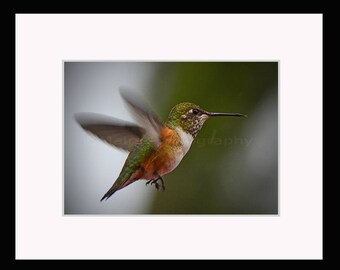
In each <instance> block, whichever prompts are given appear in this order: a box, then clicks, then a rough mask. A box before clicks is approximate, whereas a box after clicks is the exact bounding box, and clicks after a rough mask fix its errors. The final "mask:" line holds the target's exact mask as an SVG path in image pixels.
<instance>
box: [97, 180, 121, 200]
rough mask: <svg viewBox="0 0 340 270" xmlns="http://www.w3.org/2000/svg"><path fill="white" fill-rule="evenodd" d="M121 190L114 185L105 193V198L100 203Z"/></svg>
mask: <svg viewBox="0 0 340 270" xmlns="http://www.w3.org/2000/svg"><path fill="white" fill-rule="evenodd" d="M119 189H121V187H120V186H118V185H115V184H113V186H112V187H111V188H110V189H109V190H108V192H106V193H105V195H104V196H103V198H101V200H100V201H103V200H107V199H108V198H110V197H111V196H112V195H113V193H115V192H116V191H117V190H119Z"/></svg>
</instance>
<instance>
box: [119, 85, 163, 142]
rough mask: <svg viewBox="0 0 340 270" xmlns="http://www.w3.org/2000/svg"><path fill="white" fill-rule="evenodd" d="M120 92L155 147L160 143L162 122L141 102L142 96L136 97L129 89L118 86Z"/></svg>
mask: <svg viewBox="0 0 340 270" xmlns="http://www.w3.org/2000/svg"><path fill="white" fill-rule="evenodd" d="M120 94H121V96H122V98H123V99H124V100H125V102H126V103H127V104H128V105H129V108H130V109H131V112H132V113H133V116H134V117H135V118H136V120H137V122H138V123H139V125H140V126H142V127H143V128H144V129H145V135H146V136H147V137H148V138H150V139H151V140H152V141H153V142H154V144H155V147H157V146H158V145H159V144H160V143H161V137H160V136H161V132H162V128H163V124H162V122H161V121H160V120H159V118H158V117H157V115H156V114H155V113H153V112H152V110H150V109H149V107H148V106H147V105H146V104H144V103H143V102H142V98H138V96H136V95H135V94H133V93H132V92H131V91H130V90H128V89H126V88H122V87H121V88H120Z"/></svg>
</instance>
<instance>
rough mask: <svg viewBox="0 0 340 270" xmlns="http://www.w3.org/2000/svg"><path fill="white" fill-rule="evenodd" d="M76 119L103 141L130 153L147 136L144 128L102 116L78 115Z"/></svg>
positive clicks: (93, 114) (91, 114)
mask: <svg viewBox="0 0 340 270" xmlns="http://www.w3.org/2000/svg"><path fill="white" fill-rule="evenodd" d="M75 119H76V120H77V122H78V123H79V124H80V125H81V127H82V128H83V129H85V130H87V131H89V132H91V133H92V134H94V135H96V136H97V137H98V138H100V139H101V140H103V141H105V142H107V143H109V144H110V145H113V146H116V147H118V148H121V149H123V150H126V151H129V152H131V150H132V149H133V147H134V146H135V145H136V144H137V143H138V142H139V141H140V139H141V138H142V137H143V135H144V134H145V129H144V128H141V127H139V126H137V125H134V124H132V123H129V122H125V121H122V120H118V119H116V118H113V117H108V116H105V115H101V114H96V113H77V114H76V115H75Z"/></svg>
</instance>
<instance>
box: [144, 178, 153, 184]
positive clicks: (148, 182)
mask: <svg viewBox="0 0 340 270" xmlns="http://www.w3.org/2000/svg"><path fill="white" fill-rule="evenodd" d="M152 181H153V179H151V180H149V181H147V182H146V183H145V185H146V186H147V185H148V184H150V183H151V182H152Z"/></svg>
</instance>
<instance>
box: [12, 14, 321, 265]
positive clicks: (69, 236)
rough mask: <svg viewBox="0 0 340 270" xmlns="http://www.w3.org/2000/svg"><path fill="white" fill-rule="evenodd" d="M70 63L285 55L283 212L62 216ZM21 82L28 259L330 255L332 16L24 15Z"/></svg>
mask: <svg viewBox="0 0 340 270" xmlns="http://www.w3.org/2000/svg"><path fill="white" fill-rule="evenodd" d="M67 59H74V60H90V59H92V60H115V61H117V60H123V61H124V60H152V61H157V60H160V61H162V60H174V61H176V60H177V61H178V60H183V61H187V60H211V61H215V60H216V61H221V60H225V61H229V60H235V61H239V60H252V61H256V60H273V59H275V60H279V61H280V74H279V77H280V90H279V91H280V96H279V100H280V113H279V117H280V118H279V120H280V122H279V123H280V136H279V139H280V148H279V149H280V153H279V159H280V215H279V216H277V217H273V216H272V217H264V216H128V217H124V216H106V217H98V216H93V217H90V216H86V217H82V216H73V217H67V216H63V215H62V213H63V211H62V210H63V209H62V207H63V203H62V191H63V190H62V183H63V174H62V160H63V156H62V116H63V112H62V108H63V107H62V89H63V81H62V61H63V60H67ZM16 85H17V89H16V132H17V133H16V175H17V179H16V257H17V258H18V259H28V258H79V259H80V258H86V259H91V258H98V259H114V258H199V259H200V258H226V259H229V258H230V259H236V258H244V259H249V258H322V15H318V14H314V15H296V14H295V15H237V14H233V15H107V14H106V15H51V14H48V15H34V14H32V15H30V14H19V15H17V16H16ZM306 97H308V98H306ZM311 134H312V135H311ZM306 185H308V189H306ZM302 192H303V194H304V197H303V200H301V196H300V194H301V193H302Z"/></svg>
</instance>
